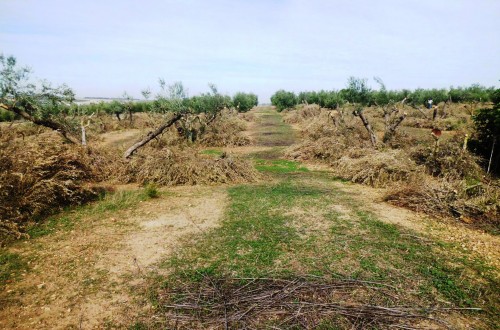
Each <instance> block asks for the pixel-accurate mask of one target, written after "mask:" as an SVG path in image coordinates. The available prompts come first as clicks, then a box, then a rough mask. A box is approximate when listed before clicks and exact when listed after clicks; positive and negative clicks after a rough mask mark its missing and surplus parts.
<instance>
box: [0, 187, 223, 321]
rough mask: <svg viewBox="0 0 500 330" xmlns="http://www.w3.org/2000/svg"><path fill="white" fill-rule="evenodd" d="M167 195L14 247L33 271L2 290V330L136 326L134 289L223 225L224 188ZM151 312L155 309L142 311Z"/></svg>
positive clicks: (172, 190)
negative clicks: (183, 245) (185, 246)
mask: <svg viewBox="0 0 500 330" xmlns="http://www.w3.org/2000/svg"><path fill="white" fill-rule="evenodd" d="M164 193H165V194H167V196H164V197H161V198H158V199H152V200H149V201H145V202H142V203H139V205H137V207H136V208H135V209H130V210H125V211H123V212H118V213H117V214H113V215H112V216H110V217H107V218H103V219H98V220H94V223H89V224H86V226H84V227H81V228H82V229H78V228H80V227H77V229H75V230H74V231H71V232H69V233H66V232H60V233H55V234H52V235H49V236H46V237H43V238H40V239H36V240H33V241H25V242H24V243H20V244H16V245H15V246H13V247H12V249H11V250H12V252H17V253H20V254H22V255H23V256H25V257H26V258H30V259H32V261H31V263H30V271H29V272H28V273H26V274H23V277H22V279H21V280H20V281H18V282H14V283H12V284H9V285H7V286H6V289H5V291H4V292H2V293H1V300H2V308H1V309H0V328H2V329H66V328H81V329H91V328H101V327H102V326H103V325H106V324H109V325H111V324H113V325H116V324H122V325H123V324H129V323H131V322H132V321H133V319H134V317H135V316H136V315H137V313H138V312H140V310H139V309H138V308H139V306H138V305H137V304H136V302H135V299H136V297H135V294H134V291H135V290H136V289H137V288H138V287H140V286H141V285H143V284H144V275H145V274H146V272H149V271H151V270H153V269H154V268H155V263H156V262H157V261H159V260H160V259H161V258H164V257H165V256H166V255H168V253H170V252H172V251H173V250H175V249H176V248H177V247H178V245H179V242H180V240H181V239H183V238H186V237H190V236H192V235H194V236H195V235H199V234H201V233H202V232H203V231H205V230H207V229H208V228H213V227H215V226H217V224H218V222H219V220H220V219H221V218H222V215H223V211H224V207H225V203H226V193H225V189H224V188H223V187H199V186H195V187H174V188H169V189H167V190H165V191H164ZM143 308H149V306H146V307H143Z"/></svg>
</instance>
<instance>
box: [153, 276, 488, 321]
mask: <svg viewBox="0 0 500 330" xmlns="http://www.w3.org/2000/svg"><path fill="white" fill-rule="evenodd" d="M395 291H396V288H394V287H391V286H389V285H385V284H383V283H377V282H368V281H360V280H327V279H324V278H319V277H309V276H308V277H297V278H292V279H279V278H214V277H210V276H203V278H202V279H201V281H199V282H195V283H190V284H185V283H182V282H181V283H179V284H178V285H176V286H175V287H173V288H172V287H171V288H167V289H164V290H163V291H162V292H161V293H160V303H161V308H162V310H163V311H164V313H165V314H163V315H164V317H165V322H166V323H167V327H168V328H176V329H177V328H180V329H194V328H196V329H262V328H269V329H291V328H294V329H295V328H300V329H312V328H316V327H318V326H329V327H333V328H342V329H366V328H388V327H395V328H401V329H414V327H417V328H419V329H441V328H444V329H446V328H448V325H447V323H446V322H445V321H444V320H441V319H439V318H437V317H436V316H435V315H436V314H438V313H439V312H447V311H449V310H450V309H453V308H443V309H439V308H418V307H416V306H415V307H406V306H404V307H403V306H396V305H393V304H387V301H391V300H394V301H397V300H398V299H399V298H398V297H397V292H395ZM363 301H364V302H365V303H363ZM366 301H370V302H371V303H370V304H366ZM384 302H385V303H384ZM468 310H479V309H477V308H469V309H468Z"/></svg>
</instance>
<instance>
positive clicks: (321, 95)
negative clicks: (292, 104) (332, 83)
mask: <svg viewBox="0 0 500 330" xmlns="http://www.w3.org/2000/svg"><path fill="white" fill-rule="evenodd" d="M297 100H298V103H307V104H317V105H319V106H320V107H323V108H327V109H336V108H337V107H338V106H339V105H342V104H343V103H344V102H345V101H344V99H343V98H342V95H341V94H340V93H339V92H338V91H334V90H332V91H325V90H321V91H319V92H314V91H312V92H300V93H299V95H298V97H297Z"/></svg>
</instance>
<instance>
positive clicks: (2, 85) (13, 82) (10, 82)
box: [0, 54, 79, 143]
mask: <svg viewBox="0 0 500 330" xmlns="http://www.w3.org/2000/svg"><path fill="white" fill-rule="evenodd" d="M0 65H1V70H0V107H1V108H2V109H4V110H6V111H9V112H12V113H14V114H16V115H18V116H20V117H22V118H24V119H25V120H28V121H31V122H33V123H35V124H37V125H41V126H44V127H48V128H51V129H53V130H55V131H57V132H59V133H60V134H61V135H62V136H63V137H64V138H65V139H66V140H67V141H69V142H71V143H79V141H78V139H77V138H76V137H75V136H74V133H73V132H72V130H71V129H70V127H69V126H68V124H67V123H65V122H63V121H62V119H61V117H60V116H57V114H58V113H59V112H61V109H62V108H64V107H65V106H66V105H67V104H69V103H71V102H72V101H73V100H74V99H75V94H74V92H73V90H71V89H70V88H69V87H68V86H66V85H61V86H58V87H52V86H51V84H50V83H48V82H47V81H41V82H39V83H35V82H32V81H30V79H29V75H30V72H31V70H30V69H29V68H27V67H18V66H17V60H16V58H15V57H13V56H4V55H3V54H0Z"/></svg>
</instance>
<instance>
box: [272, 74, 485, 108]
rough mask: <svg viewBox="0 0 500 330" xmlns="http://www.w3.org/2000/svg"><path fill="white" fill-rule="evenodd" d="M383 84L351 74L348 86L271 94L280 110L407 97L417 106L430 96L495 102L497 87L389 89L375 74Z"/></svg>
mask: <svg viewBox="0 0 500 330" xmlns="http://www.w3.org/2000/svg"><path fill="white" fill-rule="evenodd" d="M374 79H375V82H376V83H377V85H378V86H379V88H378V89H372V88H371V87H370V86H369V85H368V80H367V79H361V78H355V77H350V78H349V80H348V82H347V86H346V87H345V88H343V89H340V90H329V91H327V90H321V91H304V92H299V93H298V94H296V93H294V92H290V91H285V90H279V91H277V92H276V93H274V94H273V96H271V103H272V105H274V106H276V108H277V109H278V111H282V110H284V109H287V108H292V107H294V106H295V105H298V104H304V103H307V104H313V103H314V104H318V105H319V106H321V107H323V108H327V109H336V108H337V107H338V106H342V105H343V104H345V103H346V102H349V103H356V104H363V105H380V106H384V105H387V104H389V102H391V101H392V102H395V101H401V100H404V99H406V102H407V103H408V104H411V105H413V106H421V105H425V104H426V103H427V101H428V100H429V99H432V100H433V102H434V104H438V103H440V102H447V101H448V102H455V103H472V102H491V101H492V95H493V92H494V91H495V87H484V86H481V85H479V84H474V85H471V86H468V87H450V88H449V89H445V88H441V89H436V88H434V89H423V88H418V89H415V90H409V89H401V90H388V89H387V88H386V87H385V84H384V83H383V81H382V80H381V79H380V78H374Z"/></svg>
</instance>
